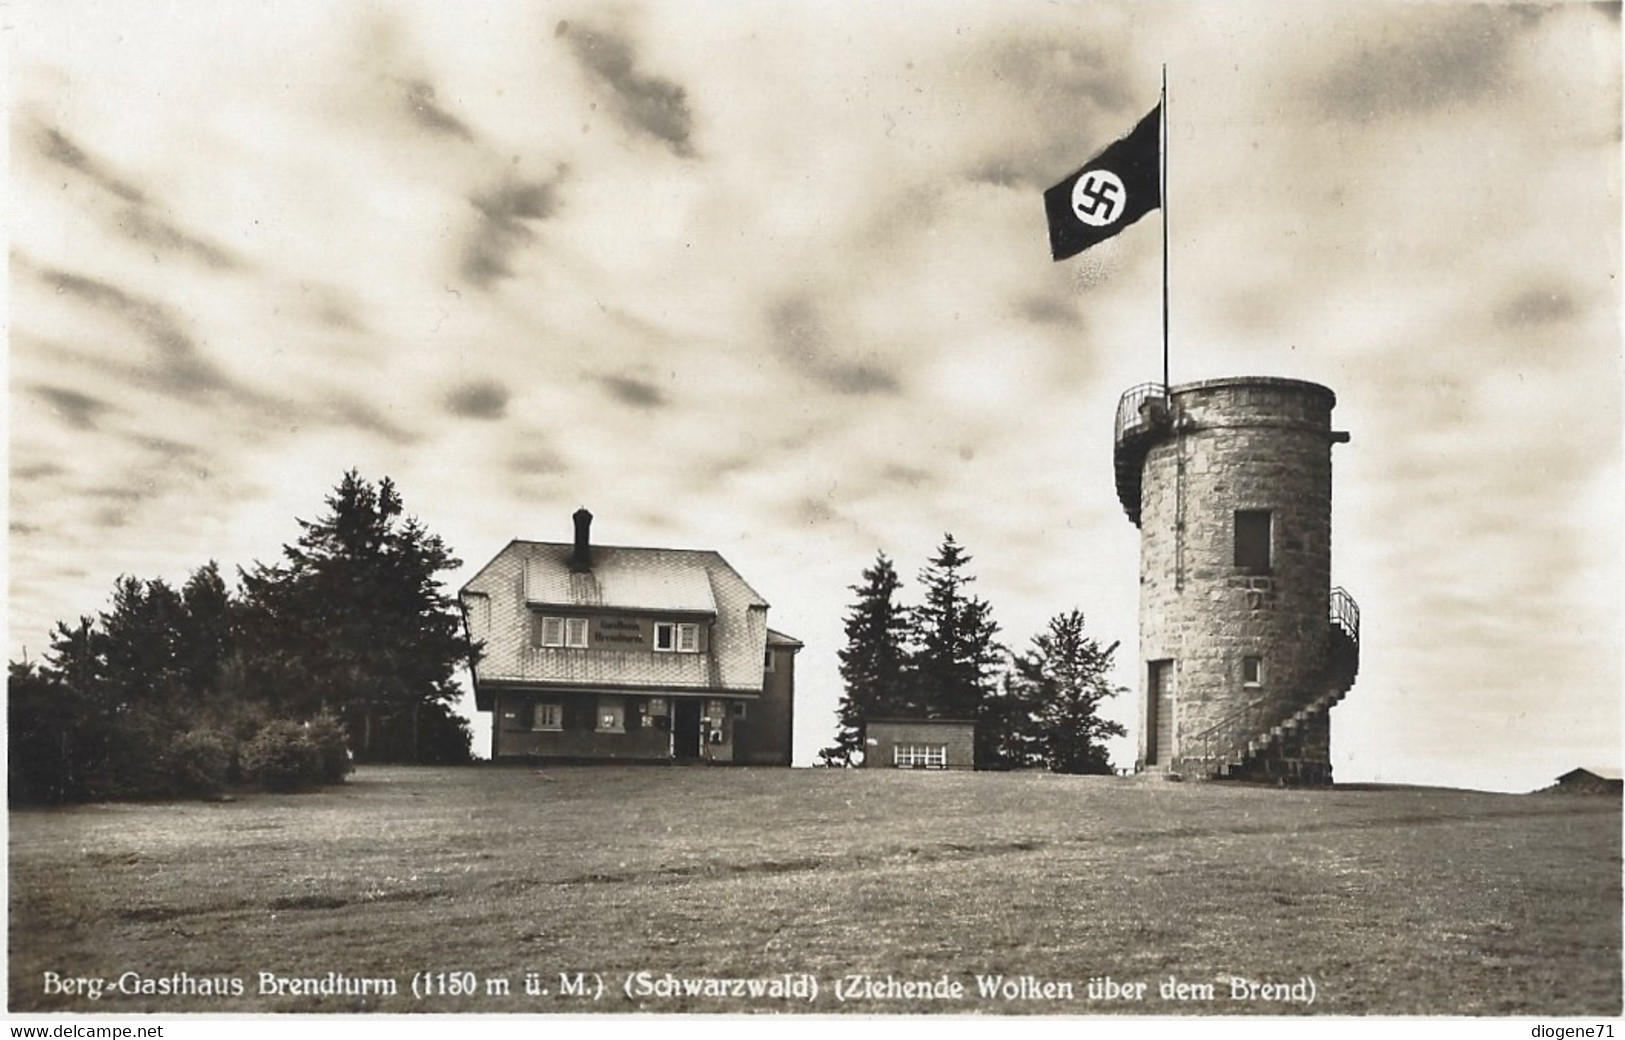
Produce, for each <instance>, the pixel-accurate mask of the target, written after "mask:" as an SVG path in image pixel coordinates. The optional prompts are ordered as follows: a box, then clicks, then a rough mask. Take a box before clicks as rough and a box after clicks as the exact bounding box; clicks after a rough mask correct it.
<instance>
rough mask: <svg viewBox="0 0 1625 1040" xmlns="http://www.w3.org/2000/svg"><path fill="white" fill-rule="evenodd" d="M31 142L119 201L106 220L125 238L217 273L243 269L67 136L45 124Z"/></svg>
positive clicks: (36, 127) (37, 124)
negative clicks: (161, 212)
mask: <svg viewBox="0 0 1625 1040" xmlns="http://www.w3.org/2000/svg"><path fill="white" fill-rule="evenodd" d="M31 136H32V139H33V141H34V144H35V147H36V149H37V150H38V152H39V153H40V154H41V155H43V156H44V157H45V158H46V159H49V160H51V161H52V162H54V163H57V164H59V165H61V166H64V167H67V168H68V169H70V170H73V171H75V172H77V173H79V174H80V175H82V176H83V177H85V179H87V180H89V181H90V182H91V183H93V184H95V185H96V186H97V187H99V188H101V189H102V190H103V191H105V192H107V193H108V194H110V195H112V196H114V197H115V198H117V199H118V200H120V201H119V203H117V204H115V206H114V208H113V210H112V212H111V213H110V214H109V216H108V217H107V219H108V221H109V223H110V224H111V225H112V226H114V227H116V228H117V229H118V230H119V232H120V233H122V234H123V235H124V236H125V237H126V238H129V239H130V240H132V241H134V242H139V243H141V244H143V245H146V246H149V247H152V248H154V249H162V250H164V251H166V252H171V253H179V254H182V255H184V256H188V257H190V258H192V259H194V260H198V261H201V262H202V263H203V264H205V265H206V266H208V267H211V268H215V269H217V270H231V269H235V268H239V267H241V266H242V264H241V262H240V261H239V260H238V259H237V258H236V257H235V256H233V255H232V254H231V253H230V252H229V251H228V250H226V249H224V248H222V247H220V246H217V245H215V244H213V243H211V242H207V241H205V240H204V239H202V238H199V237H198V236H196V235H193V234H190V233H188V232H186V231H184V230H182V229H181V228H180V227H178V226H176V225H175V224H174V223H173V222H171V221H169V220H168V219H166V218H164V217H162V216H160V215H159V214H158V213H157V212H155V209H156V205H157V204H156V203H155V202H154V201H153V199H152V198H151V197H149V195H148V193H147V192H146V191H143V190H142V189H141V188H140V187H138V186H137V185H136V184H135V183H134V182H133V181H131V180H129V179H128V178H125V177H122V176H120V175H118V174H116V173H114V172H113V171H112V170H110V169H109V168H108V166H107V165H106V164H105V163H103V162H102V161H100V160H98V159H96V158H95V157H93V156H92V155H90V153H88V152H87V151H86V150H85V149H84V148H83V147H81V146H80V145H79V144H78V143H76V142H75V141H74V140H73V139H71V138H70V137H69V136H68V135H67V134H66V133H64V132H63V131H62V130H60V129H58V128H57V127H54V126H47V125H45V124H44V123H42V122H37V121H36V122H34V123H33V124H32V133H31Z"/></svg>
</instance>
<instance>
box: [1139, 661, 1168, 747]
mask: <svg viewBox="0 0 1625 1040" xmlns="http://www.w3.org/2000/svg"><path fill="white" fill-rule="evenodd" d="M1147 667H1148V670H1147V674H1146V683H1145V690H1146V695H1145V711H1146V720H1145V764H1146V765H1148V766H1165V765H1167V764H1168V762H1169V759H1170V758H1171V757H1172V755H1173V750H1174V663H1173V662H1172V661H1149V662H1147Z"/></svg>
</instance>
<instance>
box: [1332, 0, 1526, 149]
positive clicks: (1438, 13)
mask: <svg viewBox="0 0 1625 1040" xmlns="http://www.w3.org/2000/svg"><path fill="white" fill-rule="evenodd" d="M1539 18H1540V14H1539V9H1538V8H1533V7H1526V6H1519V5H1488V4H1472V5H1463V6H1460V7H1442V6H1441V7H1439V8H1437V9H1434V10H1425V11H1419V12H1416V14H1415V16H1414V17H1409V18H1405V19H1403V20H1392V21H1391V22H1389V23H1388V24H1386V25H1384V26H1381V27H1378V28H1376V29H1375V30H1374V31H1372V32H1365V33H1361V34H1360V37H1359V39H1360V43H1359V45H1358V47H1357V48H1356V49H1354V50H1352V51H1350V52H1349V53H1347V54H1345V55H1344V56H1343V57H1342V58H1341V59H1340V60H1338V61H1337V62H1335V63H1334V64H1332V65H1331V67H1330V68H1328V69H1327V70H1326V71H1325V73H1324V74H1323V75H1322V76H1321V78H1320V81H1319V83H1318V84H1317V85H1316V86H1315V87H1314V89H1313V91H1312V96H1313V98H1314V100H1315V101H1316V102H1317V103H1318V104H1319V106H1320V109H1321V111H1323V112H1324V113H1325V114H1326V115H1328V116H1331V117H1332V118H1334V119H1344V120H1352V121H1355V122H1367V121H1371V120H1380V119H1386V118H1389V117H1391V116H1396V115H1407V114H1415V113H1423V112H1428V111H1432V110H1434V109H1438V108H1445V107H1449V106H1453V105H1457V104H1463V103H1468V104H1470V103H1474V102H1477V101H1480V100H1482V99H1484V98H1486V97H1491V96H1496V95H1502V94H1505V93H1507V92H1509V91H1512V90H1514V89H1515V88H1514V86H1513V85H1512V83H1511V82H1510V62H1509V60H1508V59H1509V56H1510V54H1511V45H1512V43H1513V40H1514V38H1515V37H1516V35H1517V34H1518V32H1519V31H1520V30H1523V29H1525V28H1527V27H1528V26H1530V25H1532V24H1533V23H1534V22H1536V21H1538V20H1539Z"/></svg>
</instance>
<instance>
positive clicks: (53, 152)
mask: <svg viewBox="0 0 1625 1040" xmlns="http://www.w3.org/2000/svg"><path fill="white" fill-rule="evenodd" d="M33 138H34V141H35V146H36V147H37V148H38V149H39V152H40V154H41V155H43V156H45V157H46V158H47V159H50V160H51V161H53V162H57V163H61V164H62V165H63V166H66V167H68V168H69V169H70V170H77V171H78V172H79V173H81V174H84V175H85V177H87V178H89V179H90V180H91V181H92V182H94V183H95V184H97V185H98V186H100V187H101V188H102V189H103V190H105V191H108V192H110V193H111V194H113V195H117V196H118V197H119V198H121V199H123V200H124V201H125V202H134V203H145V202H146V201H147V196H146V193H145V192H143V191H142V190H141V189H140V188H138V187H136V186H135V185H134V184H132V183H131V182H129V181H127V180H125V179H124V178H122V177H119V176H118V175H116V174H114V173H113V172H112V171H110V170H108V169H107V168H106V167H105V166H103V165H102V164H101V163H100V162H98V161H97V160H95V159H93V158H91V157H90V155H89V154H87V153H86V152H85V150H84V149H83V148H80V147H79V146H78V145H77V144H75V143H74V141H73V140H72V139H71V138H69V137H68V135H67V134H65V133H63V132H62V131H61V130H58V129H57V128H56V127H53V126H46V125H44V124H42V123H36V124H35V125H34V127H33Z"/></svg>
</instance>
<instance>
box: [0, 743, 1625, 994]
mask: <svg viewBox="0 0 1625 1040" xmlns="http://www.w3.org/2000/svg"><path fill="white" fill-rule="evenodd" d="M10 824H11V848H10V856H11V888H10V915H11V916H10V954H11V957H10V976H9V984H10V990H9V997H8V999H9V1007H10V1009H11V1010H13V1011H48V1010H65V1009H71V1010H74V1011H86V1012H106V1013H127V1012H134V1011H163V1012H175V1011H197V1012H210V1013H220V1012H246V1011H253V1012H263V1011H358V1010H377V1011H385V1012H399V1011H435V1012H443V1011H484V1012H501V1011H525V1012H537V1011H541V1012H546V1011H558V1012H585V1011H606V1012H623V1013H625V1012H637V1011H705V1012H750V1011H812V1012H823V1013H829V1012H840V1011H861V1012H866V1013H877V1012H878V1013H953V1014H965V1013H1011V1014H1074V1015H1075V1014H1110V1013H1133V1014H1158V1015H1161V1014H1187V1013H1195V1014H1275V1015H1279V1014H1293V1013H1300V1012H1302V1013H1308V1014H1332V1015H1359V1014H1383V1015H1396V1014H1449V1015H1513V1014H1516V1015H1600V1014H1609V1015H1617V1014H1619V1012H1620V1010H1621V1005H1620V1002H1621V987H1620V975H1621V963H1620V947H1621V925H1620V920H1621V917H1620V914H1621V905H1620V891H1621V882H1620V872H1621V870H1620V802H1619V801H1618V800H1617V799H1608V798H1582V797H1564V796H1555V795H1505V794H1485V793H1475V792H1466V791H1451V790H1437V789H1427V788H1387V789H1361V788H1353V787H1350V788H1332V789H1328V790H1275V789H1264V788H1256V787H1241V786H1226V785H1222V784H1190V783H1187V784H1176V783H1167V782H1154V781H1133V780H1123V779H1116V778H1107V777H1060V776H1050V775H1042V774H987V773H955V774H944V773H909V772H893V771H884V772H881V771H876V772H865V771H830V770H794V771H792V770H744V769H704V768H692V769H681V768H651V767H642V768H638V767H627V768H557V769H543V770H538V769H536V768H530V767H513V768H498V767H480V768H467V769H427V768H408V767H398V768H386V767H372V768H362V769H361V770H359V771H358V772H357V773H356V774H355V775H354V777H353V778H352V779H351V781H350V782H349V783H347V784H344V785H343V786H340V787H336V788H330V789H327V790H325V791H323V792H321V793H317V794H302V795H260V794H254V795H246V796H244V797H242V798H241V799H240V800H238V801H235V802H224V803H213V804H204V803H179V804H117V805H89V806H80V807H75V808H68V809H61V810H20V811H13V812H12V813H11V814H10ZM787 975H788V978H787V977H786V976H787ZM340 976H342V979H340V978H339V977H340ZM716 979H727V980H734V979H737V980H741V981H739V982H707V981H705V980H716ZM1107 979H1110V984H1109V985H1108V983H1107V981H1106V980H1107ZM1236 979H1240V980H1242V981H1241V982H1239V983H1238V982H1235V981H1234V980H1236ZM813 982H815V983H816V985H817V987H818V991H817V994H816V996H813V997H812V999H810V1000H809V999H808V997H809V987H810V984H811V983H813ZM1176 982H1177V983H1178V984H1180V985H1182V986H1183V987H1184V988H1183V989H1176V988H1175V987H1174V983H1176ZM414 983H415V985H416V988H417V989H418V991H419V993H420V994H421V995H420V996H414V995H413V993H412V990H413V988H414ZM527 983H528V985H527ZM600 985H601V986H602V990H601V995H600V989H599V987H600ZM955 986H958V987H959V995H958V996H955V995H954V992H955V990H954V987H955ZM753 987H754V988H753ZM1311 987H1312V994H1311V992H1310V991H1311ZM837 988H839V989H840V990H841V993H840V994H839V995H838V994H837V992H836V990H837ZM391 990H393V992H391ZM425 991H427V992H425ZM93 993H94V994H96V995H97V996H98V997H99V999H92V994H93ZM1136 995H1137V996H1138V999H1134V998H1135V996H1136ZM1311 995H1312V998H1313V999H1312V1001H1311V1000H1310V999H1309V997H1310V996H1311ZM595 996H598V999H594V997H595ZM842 996H844V997H845V998H846V999H844V1000H843V999H841V997H842Z"/></svg>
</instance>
